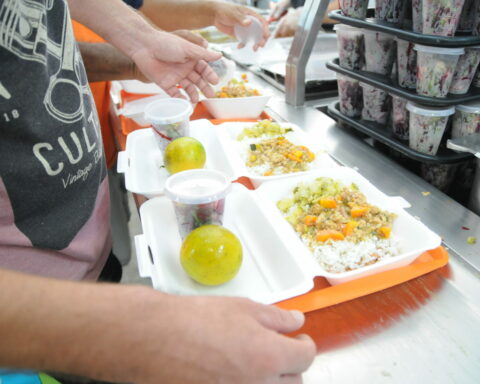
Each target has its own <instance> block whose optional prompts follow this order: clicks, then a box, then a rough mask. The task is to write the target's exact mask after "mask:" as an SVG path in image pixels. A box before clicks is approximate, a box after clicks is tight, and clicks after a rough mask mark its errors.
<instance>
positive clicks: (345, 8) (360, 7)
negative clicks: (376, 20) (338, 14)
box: [339, 0, 368, 20]
mask: <svg viewBox="0 0 480 384" xmlns="http://www.w3.org/2000/svg"><path fill="white" fill-rule="evenodd" d="M339 3H340V9H341V10H342V13H343V14H344V15H345V16H349V17H353V18H355V19H361V20H363V19H365V16H367V8H368V0H339Z"/></svg>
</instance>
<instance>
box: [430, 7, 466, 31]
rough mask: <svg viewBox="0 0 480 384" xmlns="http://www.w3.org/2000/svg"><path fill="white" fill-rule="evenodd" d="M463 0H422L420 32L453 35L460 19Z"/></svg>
mask: <svg viewBox="0 0 480 384" xmlns="http://www.w3.org/2000/svg"><path fill="white" fill-rule="evenodd" d="M463 3H464V0H441V1H440V0H423V1H422V21H423V26H422V33H423V34H425V35H436V36H454V35H455V31H456V30H457V26H458V23H459V21H460V14H461V13H462V8H463Z"/></svg>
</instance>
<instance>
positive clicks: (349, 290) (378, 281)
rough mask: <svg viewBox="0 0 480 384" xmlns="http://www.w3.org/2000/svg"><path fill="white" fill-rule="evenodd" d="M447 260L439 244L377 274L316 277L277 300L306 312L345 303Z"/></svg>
mask: <svg viewBox="0 0 480 384" xmlns="http://www.w3.org/2000/svg"><path fill="white" fill-rule="evenodd" d="M447 263H448V252H447V251H446V250H445V248H443V247H438V248H436V249H433V250H431V251H428V252H425V253H423V254H422V255H420V256H419V257H418V258H417V259H416V260H415V261H414V262H413V263H412V264H409V265H407V266H405V267H401V268H396V269H392V270H390V271H385V272H381V273H378V274H376V275H372V276H367V277H363V278H361V279H357V280H353V281H349V282H348V283H344V284H339V285H333V286H332V285H330V284H328V282H327V280H326V279H324V278H316V279H315V286H314V288H313V289H312V290H311V291H310V292H307V293H305V294H303V295H301V296H297V297H293V298H291V299H288V300H285V301H282V302H279V303H277V304H276V305H277V306H278V307H280V308H284V309H296V310H299V311H302V312H304V313H306V312H311V311H314V310H316V309H320V308H324V307H328V306H331V305H335V304H339V303H343V302H345V301H349V300H352V299H356V298H358V297H361V296H366V295H369V294H371V293H374V292H378V291H382V290H384V289H387V288H390V287H393V286H394V285H398V284H401V283H404V282H406V281H408V280H412V279H415V278H416V277H419V276H422V275H425V274H426V273H429V272H432V271H434V270H436V269H438V268H441V267H443V266H445V265H446V264H447Z"/></svg>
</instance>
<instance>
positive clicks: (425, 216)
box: [268, 92, 480, 271]
mask: <svg viewBox="0 0 480 384" xmlns="http://www.w3.org/2000/svg"><path fill="white" fill-rule="evenodd" d="M275 94H276V95H275V97H273V98H272V99H271V100H270V102H269V104H268V107H269V108H270V110H271V114H272V115H273V116H272V117H276V118H278V119H280V120H284V121H289V122H291V123H294V124H297V125H299V126H300V127H302V128H303V129H304V130H305V131H307V132H309V133H311V134H313V135H315V137H318V139H319V140H324V141H325V146H326V148H327V150H328V152H329V153H330V155H331V156H332V157H333V158H335V160H337V161H338V162H339V163H340V164H342V165H345V166H349V167H354V168H356V169H358V171H359V172H360V173H361V174H362V175H363V176H364V177H366V178H367V179H368V180H370V181H371V182H372V183H373V184H374V185H375V186H377V187H378V188H379V189H380V190H382V191H383V192H385V193H386V194H388V195H391V196H402V197H403V198H404V199H406V200H407V201H408V202H409V203H410V204H411V205H412V207H411V208H409V209H408V210H407V211H408V212H409V213H411V214H412V215H413V216H416V217H418V218H419V219H420V220H421V221H422V222H423V223H425V224H426V225H427V226H428V227H429V228H431V229H432V230H433V231H434V232H436V233H438V234H439V235H440V236H441V237H442V239H443V242H444V244H445V245H446V247H448V248H449V249H450V253H451V254H452V251H453V252H454V253H456V254H458V255H459V256H460V257H461V258H463V259H464V260H465V261H466V262H467V263H468V264H470V265H471V266H473V267H474V268H475V269H476V270H477V271H480V243H477V244H473V245H472V244H468V243H467V237H469V236H475V237H477V238H478V240H479V242H480V217H479V216H477V215H476V214H474V213H473V212H471V211H470V210H468V209H466V208H465V207H463V206H462V205H460V204H459V203H457V202H456V201H455V200H453V199H451V198H450V197H448V196H447V195H445V194H444V193H442V192H440V191H439V190H438V189H436V188H435V187H433V186H432V185H430V184H428V183H427V182H425V181H424V180H423V179H421V178H419V177H418V176H416V175H414V174H413V173H411V172H410V171H408V170H406V169H405V168H403V167H402V166H400V165H399V164H396V163H395V162H394V161H392V160H391V159H389V158H388V157H386V156H385V155H383V154H381V153H380V152H378V151H376V150H375V149H374V148H372V147H371V146H369V145H368V144H366V143H365V142H363V141H362V140H360V139H358V138H357V137H355V136H353V135H351V134H349V133H347V132H345V131H344V130H343V129H341V128H339V127H338V126H337V125H336V123H335V121H334V120H333V119H331V118H330V117H328V116H327V115H325V114H324V113H322V112H320V111H318V110H317V109H315V108H313V107H309V106H302V107H293V106H291V105H288V104H287V103H286V102H285V101H284V98H283V95H282V94H281V93H280V92H275ZM422 192H430V194H429V195H428V196H425V195H424V194H423V193H422ZM462 227H463V228H469V230H465V229H462Z"/></svg>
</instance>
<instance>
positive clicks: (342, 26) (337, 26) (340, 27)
mask: <svg viewBox="0 0 480 384" xmlns="http://www.w3.org/2000/svg"><path fill="white" fill-rule="evenodd" d="M343 29H345V30H348V31H352V32H360V33H361V32H362V29H360V28H355V27H352V26H350V25H347V24H335V25H334V27H333V30H334V31H341V30H343Z"/></svg>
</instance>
